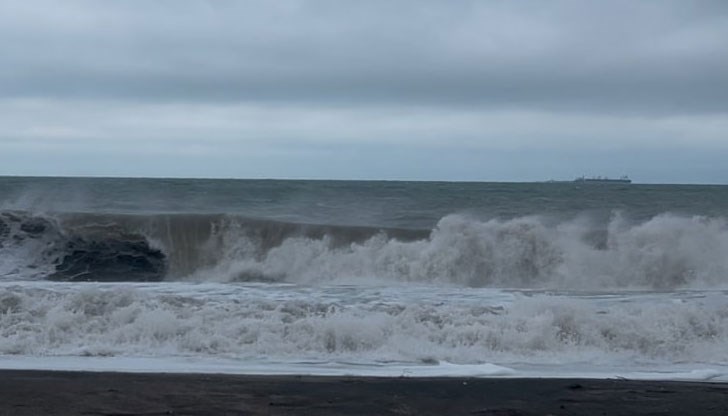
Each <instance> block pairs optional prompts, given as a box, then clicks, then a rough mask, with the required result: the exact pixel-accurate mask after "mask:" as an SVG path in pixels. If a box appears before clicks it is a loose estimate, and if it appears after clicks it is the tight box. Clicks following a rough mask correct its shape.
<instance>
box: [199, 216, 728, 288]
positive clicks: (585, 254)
mask: <svg viewBox="0 0 728 416" xmlns="http://www.w3.org/2000/svg"><path fill="white" fill-rule="evenodd" d="M216 238H217V240H215V241H216V244H212V245H209V246H207V248H208V250H209V252H210V254H209V256H208V257H209V258H213V259H214V260H212V261H210V262H208V264H209V266H206V267H201V268H198V269H197V270H196V271H195V272H194V273H192V274H191V275H190V276H188V278H190V279H192V280H202V281H206V280H209V281H247V280H272V281H288V282H296V283H305V284H316V283H326V282H329V283H331V282H334V283H335V282H359V283H366V282H369V281H374V282H381V281H393V282H418V283H431V284H432V283H434V284H444V285H456V286H470V287H520V288H553V289H600V288H601V289H615V288H651V289H669V288H725V287H728V257H727V256H725V253H726V252H728V227H727V225H726V222H725V220H724V219H722V218H704V217H681V216H675V215H668V214H665V215H661V216H657V217H654V218H652V219H651V220H649V221H646V222H643V223H637V224H633V223H630V222H628V221H625V220H624V219H622V218H621V217H619V216H615V218H614V219H613V220H612V221H611V222H610V223H609V224H608V225H607V226H606V227H603V228H600V227H598V226H595V225H594V224H592V223H590V222H589V221H586V220H579V219H577V220H573V221H568V222H562V223H558V224H550V223H549V222H547V221H544V220H543V219H541V218H539V217H524V218H517V219H513V220H497V219H494V220H489V221H480V220H476V219H472V218H467V217H463V216H459V215H451V216H448V217H445V218H443V219H442V220H441V221H440V222H439V223H438V225H437V227H436V228H435V229H434V230H433V231H432V233H431V235H430V237H429V238H427V239H423V240H416V241H400V240H397V239H392V238H389V237H388V236H387V235H386V234H384V233H382V234H379V235H376V236H374V237H372V238H370V239H368V240H366V241H363V242H353V243H351V244H348V245H343V246H336V245H333V244H332V242H331V241H330V239H328V238H323V239H314V238H307V237H295V236H292V237H289V238H287V239H285V240H283V241H282V242H281V244H280V245H278V246H275V247H272V248H271V249H270V250H267V251H264V252H262V253H261V252H260V250H256V249H255V247H257V245H258V243H257V242H256V241H255V239H251V238H250V237H249V236H246V235H244V234H241V233H239V231H238V230H236V229H234V228H230V227H227V228H223V229H221V230H220V231H219V235H218V236H217V237H216Z"/></svg>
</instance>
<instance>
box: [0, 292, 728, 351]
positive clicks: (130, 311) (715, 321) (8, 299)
mask: <svg viewBox="0 0 728 416" xmlns="http://www.w3.org/2000/svg"><path fill="white" fill-rule="evenodd" d="M238 288H239V290H238V291H237V292H230V293H226V296H222V295H221V296H215V294H213V293H206V292H204V290H202V289H199V288H197V289H199V293H197V294H196V295H191V294H190V295H184V294H179V293H176V294H173V293H165V292H164V291H161V292H160V291H157V290H149V289H150V288H147V289H145V290H139V289H137V288H133V287H126V288H124V287H114V286H112V287H107V288H99V287H94V288H89V287H84V288H82V289H81V290H64V289H63V288H62V287H58V286H56V287H54V288H51V289H39V288H33V287H10V288H0V310H1V311H2V313H1V314H0V354H3V355H6V354H10V355H33V356H53V355H55V356H69V355H70V356H102V357H104V356H125V355H130V356H137V355H142V356H197V357H199V356H203V357H204V356H211V357H213V356H214V357H230V358H245V359H255V358H260V357H267V358H268V359H274V360H276V359H277V360H280V359H283V360H285V359H296V360H309V359H310V360H324V361H328V360H333V361H347V360H354V361H376V362H382V363H387V362H390V363H391V362H396V361H404V362H420V363H437V362H440V361H446V362H452V363H463V364H465V363H482V362H499V363H513V362H533V360H534V357H538V360H537V361H538V362H540V363H542V364H543V363H559V362H567V363H573V362H578V361H584V362H605V363H607V364H609V363H611V364H614V363H618V362H622V361H623V362H628V363H629V362H635V361H636V362H642V363H644V362H652V361H654V362H659V363H664V362H684V361H687V362H694V361H702V360H708V361H710V362H721V363H725V362H727V361H728V348H726V347H728V319H726V318H728V304H726V300H725V295H724V294H718V293H714V294H707V295H700V296H699V297H698V298H695V299H690V300H689V301H684V300H682V301H680V300H677V299H676V300H675V301H673V302H655V301H654V300H653V301H645V302H641V301H639V299H633V300H632V301H629V302H626V300H616V301H614V302H613V303H611V304H610V303H607V304H603V303H600V302H598V301H594V300H587V299H578V298H568V297H562V296H546V295H534V296H522V295H521V296H516V297H515V299H512V301H508V302H506V303H505V304H503V305H499V304H498V302H495V303H493V302H492V300H491V301H488V300H483V299H482V297H487V294H485V293H480V292H479V294H480V296H481V298H480V299H479V300H478V301H477V302H470V303H466V304H463V303H461V302H457V301H454V302H448V303H447V304H444V303H442V302H439V303H434V302H428V301H420V302H407V303H404V304H402V303H401V302H393V303H388V302H382V301H381V300H377V299H376V296H375V297H374V298H375V300H374V301H362V300H361V299H360V298H359V299H357V298H350V297H348V296H351V294H349V295H346V294H342V293H337V294H336V296H334V298H336V300H335V301H332V300H331V297H328V298H326V297H325V296H322V297H321V298H320V299H312V297H313V298H316V293H314V294H312V295H311V294H308V293H306V294H304V295H302V296H293V297H292V298H290V297H289V298H287V299H288V300H287V301H286V302H281V301H280V300H279V299H275V298H274V297H266V296H260V294H259V293H256V291H255V288H252V289H248V288H246V287H241V286H238ZM246 290H248V291H247V292H246ZM358 290H359V289H355V290H353V291H358ZM353 291H352V292H353ZM455 296H456V295H455ZM325 299H327V300H325Z"/></svg>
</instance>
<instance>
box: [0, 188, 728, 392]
mask: <svg viewBox="0 0 728 416" xmlns="http://www.w3.org/2000/svg"><path fill="white" fill-rule="evenodd" d="M726 188H727V187H720V186H710V187H708V186H678V185H669V186H668V185H663V186H648V185H626V186H612V185H608V186H599V185H586V186H584V185H578V184H573V183H541V184H487V183H467V184H463V183H426V182H425V183H423V182H346V181H340V182H328V181H235V180H184V179H178V180H170V179H103V178H0V368H15V369H19V368H23V369H25V368H37V369H70V370H99V371H101V370H114V371H159V372H213V373H243V374H331V375H342V374H352V375H378V376H395V377H417V376H461V375H468V376H487V377H532V376H536V377H598V378H610V377H624V378H635V379H680V380H714V381H728V297H727V296H726V295H727V294H728V256H727V255H726V254H728V222H726V218H725V216H724V213H725V212H726V208H728V189H726Z"/></svg>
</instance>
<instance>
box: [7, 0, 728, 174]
mask: <svg viewBox="0 0 728 416" xmlns="http://www.w3.org/2000/svg"><path fill="white" fill-rule="evenodd" d="M0 174H4V175H94V176H181V177H238V178H334V179H421V180H492V181H529V180H535V181H539V180H546V179H551V178H554V179H572V178H573V177H574V176H577V175H582V174H585V175H609V176H621V175H623V174H629V175H630V176H631V177H632V178H633V179H634V180H635V181H637V182H693V183H696V182H697V183H728V2H726V1H722V0H719V1H683V0H681V1H670V0H654V1H636V0H625V1H621V0H610V1H601V0H600V1H586V0H578V1H576V0H575V1H542V0H538V1H485V0H482V1H465V0H463V1H458V0H454V1H453V0H450V1H429V0H417V1H404V0H402V1H393V0H386V1H377V0H374V1H372V0H367V1H342V0H332V1H303V0H298V1H286V0H276V1H225V0H210V1H192V0H186V1H179V0H169V1H152V0H143V1H123V2H122V1H117V2H110V1H73V0H66V1H62V2H60V1H57V0H47V1H35V0H16V1H12V0H0Z"/></svg>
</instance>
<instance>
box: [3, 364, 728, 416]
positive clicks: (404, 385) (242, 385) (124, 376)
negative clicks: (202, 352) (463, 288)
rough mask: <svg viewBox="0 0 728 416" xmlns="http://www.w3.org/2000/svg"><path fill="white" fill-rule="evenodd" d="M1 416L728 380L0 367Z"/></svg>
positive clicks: (522, 397)
mask: <svg viewBox="0 0 728 416" xmlns="http://www.w3.org/2000/svg"><path fill="white" fill-rule="evenodd" d="M0 414H1V415H15V416H22V415H107V416H111V415H493V416H495V415H498V416H506V415H508V416H514V415H549V414H551V415H592V416H593V415H688V414H690V415H726V414H728V384H722V383H696V382H656V381H630V380H577V379H472V378H368V377H311V376H246V375H211V374H129V373H93V372H55V371H12V370H8V371H2V376H1V377H0Z"/></svg>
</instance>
